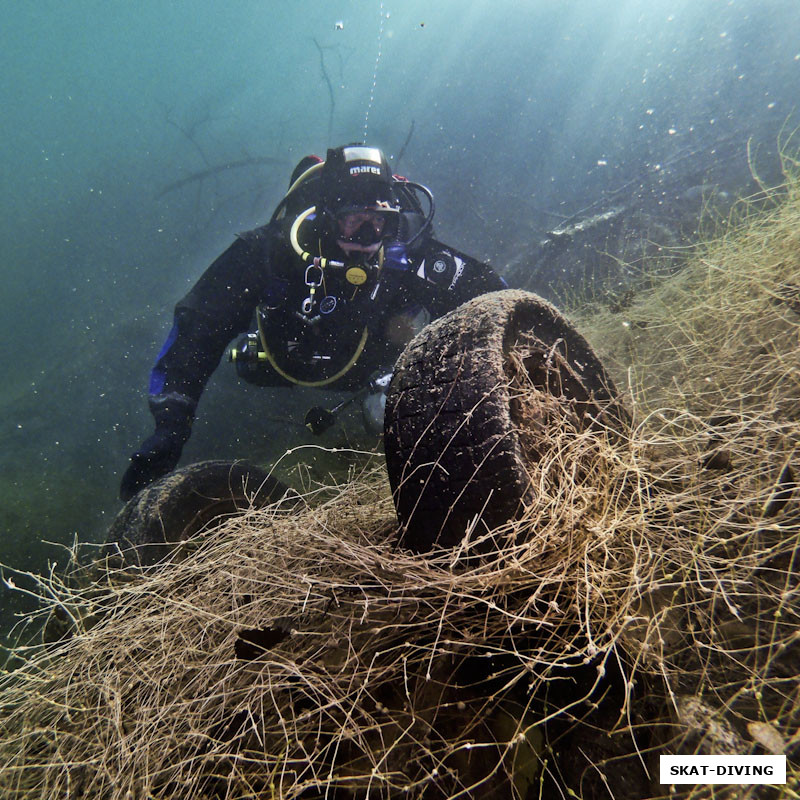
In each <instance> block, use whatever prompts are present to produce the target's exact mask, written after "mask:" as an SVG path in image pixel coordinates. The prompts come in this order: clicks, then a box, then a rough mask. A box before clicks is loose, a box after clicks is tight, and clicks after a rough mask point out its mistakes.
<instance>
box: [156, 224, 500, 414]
mask: <svg viewBox="0 0 800 800" xmlns="http://www.w3.org/2000/svg"><path fill="white" fill-rule="evenodd" d="M370 273H371V274H369V276H368V277H367V280H366V281H365V282H364V283H363V284H361V285H353V284H352V283H350V282H348V281H347V280H346V278H345V270H344V269H341V268H340V269H339V270H336V269H333V268H329V269H326V270H325V273H324V274H325V277H324V282H323V283H322V285H321V286H319V288H318V289H317V290H316V293H315V296H314V303H313V309H312V310H311V312H310V313H307V314H304V313H302V305H303V301H304V300H306V299H307V298H308V297H309V294H310V292H309V286H308V285H307V284H306V282H305V275H306V265H305V264H303V263H302V261H300V259H299V257H298V256H297V255H296V254H295V252H294V251H293V250H292V248H291V245H290V244H289V242H288V236H287V234H286V231H285V224H281V223H280V222H275V223H270V224H268V225H264V226H263V227H260V228H256V229H255V230H252V231H248V232H246V233H243V234H240V235H239V236H238V238H237V239H236V241H235V242H234V243H233V244H232V245H231V246H230V247H229V248H228V249H227V250H226V251H225V252H224V253H223V254H222V255H221V256H220V257H219V258H217V259H216V261H214V263H213V264H212V265H211V266H210V267H209V268H208V269H207V270H206V272H205V273H204V274H203V276H202V277H201V278H200V280H199V281H198V282H197V284H196V285H195V286H194V287H193V288H192V289H191V291H190V292H189V293H188V294H187V295H186V296H185V297H184V298H183V299H182V300H181V301H180V302H179V303H178V304H177V306H176V307H175V322H174V326H173V329H172V331H171V332H170V335H169V337H168V339H167V341H166V343H165V345H164V348H163V350H162V352H161V354H160V355H159V358H158V361H157V363H156V365H155V368H154V369H153V372H152V375H151V381H150V396H151V406H153V404H155V405H156V406H157V405H159V404H160V402H164V401H166V400H167V399H168V398H175V399H177V398H181V399H183V400H184V402H186V405H187V406H191V408H187V411H190V413H191V412H193V411H194V406H196V404H197V401H198V400H199V399H200V395H201V393H202V391H203V388H204V386H205V384H206V381H207V380H208V378H209V377H210V375H211V373H212V372H213V371H214V369H215V368H216V367H217V364H218V363H219V360H220V358H221V356H222V354H223V352H224V351H225V348H226V346H227V345H228V343H229V342H230V341H231V340H232V339H233V338H234V337H235V336H236V335H237V334H239V333H242V332H245V331H247V330H249V329H251V328H252V324H253V323H252V321H253V315H254V312H255V309H256V307H257V306H262V307H268V309H269V310H268V311H266V313H265V315H264V317H263V329H264V334H265V337H264V338H265V339H266V341H267V343H268V349H269V351H270V365H269V366H268V365H266V364H265V365H264V366H263V370H261V377H260V379H259V380H258V382H259V383H262V384H264V385H275V386H280V385H291V384H293V383H302V384H305V385H324V386H326V387H328V388H332V389H344V390H350V389H357V388H361V387H362V386H363V385H364V384H365V383H366V381H367V380H368V378H369V376H370V375H372V374H374V373H375V371H376V370H384V371H389V370H391V369H392V367H393V365H394V361H395V359H396V358H397V356H398V355H399V353H400V351H401V350H402V348H403V346H404V345H405V343H406V341H407V339H408V338H409V333H411V332H413V331H412V330H411V329H412V322H413V320H414V319H415V318H417V317H418V315H419V313H420V311H422V310H423V309H424V310H425V311H426V312H427V313H428V314H429V315H430V317H431V318H436V317H438V316H441V315H442V314H444V313H446V312H447V311H449V310H451V309H453V308H455V307H456V306H459V305H460V304H461V303H463V302H465V301H466V300H469V299H470V298H472V297H475V296H477V295H479V294H483V293H484V292H490V291H495V290H498V289H503V288H505V282H504V281H503V280H502V278H500V277H499V276H498V275H497V274H496V273H495V272H494V271H493V270H492V269H491V267H489V266H488V265H486V264H483V263H481V262H479V261H476V260H475V259H473V258H470V257H469V256H467V255H465V254H464V253H461V252H459V251H457V250H454V249H453V248H451V247H447V246H446V245H443V244H442V243H440V242H438V241H436V240H435V239H432V238H431V239H427V240H426V241H424V242H422V243H421V244H419V245H418V246H417V247H416V248H415V250H414V252H413V253H412V254H410V255H408V259H407V263H405V264H404V265H403V267H402V268H398V265H397V264H395V263H392V262H391V261H390V259H388V258H387V259H386V261H385V262H384V264H383V266H382V268H381V269H380V270H378V269H374V270H370ZM312 277H313V278H316V274H315V275H313V276H312ZM365 329H366V330H365ZM362 340H363V341H362ZM360 345H363V346H362V347H361V351H360V352H359V347H360ZM356 355H357V357H356V358H355V359H354V356H356ZM351 362H352V364H351ZM348 365H349V367H348ZM339 373H343V374H341V375H340V376H339V377H336V376H337V375H339ZM332 378H333V380H331V379H332Z"/></svg>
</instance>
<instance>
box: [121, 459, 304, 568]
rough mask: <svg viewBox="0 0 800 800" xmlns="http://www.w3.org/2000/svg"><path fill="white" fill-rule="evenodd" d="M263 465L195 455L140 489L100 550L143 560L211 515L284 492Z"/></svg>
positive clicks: (159, 554) (153, 559) (164, 551)
mask: <svg viewBox="0 0 800 800" xmlns="http://www.w3.org/2000/svg"><path fill="white" fill-rule="evenodd" d="M290 491H291V490H290V489H289V488H288V487H287V486H286V485H285V484H283V483H281V482H280V481H279V480H277V479H276V478H273V477H272V476H271V475H270V474H269V473H268V472H267V471H266V470H264V469H262V468H261V467H258V466H255V465H253V464H247V463H245V462H242V461H198V462H197V463H195V464H189V465H188V466H185V467H182V468H180V469H177V470H175V471H174V472H171V473H169V475H165V476H164V477H163V478H161V479H160V480H157V481H156V482H155V483H152V484H151V485H150V486H147V487H145V488H144V489H142V491H141V492H139V494H137V495H136V496H135V497H133V498H131V499H130V500H129V501H128V502H127V503H126V504H125V505H124V506H123V507H122V510H121V511H120V512H119V514H117V516H116V518H115V519H114V522H112V524H111V527H110V528H109V531H108V536H107V538H106V553H108V554H109V555H112V556H113V555H121V556H122V558H123V559H124V561H125V562H127V563H133V564H139V565H141V566H149V565H152V564H156V563H158V562H160V561H162V560H163V559H164V558H165V557H166V556H168V555H169V553H170V552H171V551H172V550H173V549H174V548H175V546H176V544H178V543H180V542H183V541H186V540H187V539H190V538H192V536H194V535H195V534H196V533H198V532H199V531H200V530H201V529H202V528H203V527H204V526H206V525H207V524H208V523H210V522H211V521H212V520H214V519H218V518H221V517H224V516H228V515H231V514H236V513H241V512H242V511H245V510H246V509H248V508H261V507H263V506H266V505H269V504H272V503H275V502H278V501H279V500H281V499H284V498H287V497H289V496H290Z"/></svg>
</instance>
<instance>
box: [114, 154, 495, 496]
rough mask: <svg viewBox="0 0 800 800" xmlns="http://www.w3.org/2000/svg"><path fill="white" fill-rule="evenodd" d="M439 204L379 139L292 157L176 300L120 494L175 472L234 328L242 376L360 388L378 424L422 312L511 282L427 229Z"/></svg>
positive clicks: (319, 418) (428, 315)
mask: <svg viewBox="0 0 800 800" xmlns="http://www.w3.org/2000/svg"><path fill="white" fill-rule="evenodd" d="M434 210H435V206H434V199H433V195H432V193H431V192H430V190H429V189H427V188H426V187H425V186H423V185H422V184H419V183H414V182H412V181H409V180H407V179H405V178H402V177H400V176H396V175H392V172H391V170H390V168H389V164H388V161H387V159H386V157H385V156H384V154H383V153H382V152H381V151H380V150H379V149H377V148H374V147H367V146H363V145H358V144H354V145H347V146H344V147H338V148H335V149H329V150H328V152H327V156H326V158H325V160H324V161H323V160H322V159H320V158H319V157H317V156H307V157H306V158H304V159H303V160H302V161H300V163H299V164H298V165H297V167H295V170H294V172H293V173H292V176H291V180H290V184H289V190H288V191H287V193H286V195H285V196H284V197H283V199H282V200H281V201H280V203H279V204H278V206H277V208H276V209H275V212H274V213H273V215H272V218H271V220H270V222H269V223H268V224H266V225H263V226H261V227H259V228H256V229H255V230H251V231H247V232H245V233H242V234H239V235H238V236H237V238H236V240H235V241H234V242H233V244H232V245H231V246H230V247H229V248H228V249H227V250H226V251H225V252H224V253H223V254H222V255H221V256H219V258H217V259H216V261H214V262H213V263H212V264H211V266H210V267H209V268H208V269H207V270H206V272H205V273H204V274H203V275H202V276H201V277H200V279H199V280H198V281H197V283H196V284H195V286H194V287H193V288H192V289H191V290H190V291H189V293H188V294H187V295H186V296H185V297H184V298H183V299H182V300H180V301H179V302H178V304H177V305H176V307H175V316H174V324H173V326H172V329H171V331H170V333H169V335H168V337H167V340H166V342H165V343H164V346H163V348H162V350H161V352H160V353H159V355H158V359H157V361H156V364H155V366H154V368H153V370H152V373H151V376H150V387H149V405H150V411H151V413H152V415H153V417H154V418H155V432H154V433H153V435H152V436H150V437H149V438H147V439H146V440H145V441H144V442H143V444H142V445H141V447H140V448H139V449H138V450H136V452H134V453H133V455H132V456H131V458H130V464H129V466H128V468H127V471H126V472H125V474H124V476H123V478H122V483H121V486H120V497H121V498H122V499H123V500H129V499H130V498H131V497H133V496H134V495H135V494H136V493H137V492H139V491H140V490H141V489H143V488H144V487H145V486H147V485H148V484H150V483H152V482H153V481H155V480H157V479H158V478H160V477H162V476H164V475H166V474H167V473H169V472H171V471H172V470H173V469H174V468H175V467H176V465H177V463H178V460H179V459H180V455H181V451H182V449H183V446H184V444H185V443H186V441H187V440H188V438H189V435H190V432H191V427H192V422H193V420H194V416H195V410H196V408H197V404H198V401H199V400H200V396H201V394H202V392H203V388H204V386H205V384H206V382H207V381H208V379H209V377H210V376H211V374H212V372H213V371H214V370H215V369H216V367H217V365H218V364H219V362H220V359H221V357H222V355H223V353H224V352H225V350H226V348H227V347H228V346H229V345H230V343H231V342H232V340H233V339H234V338H236V337H238V338H236V342H235V344H234V345H233V347H232V349H231V350H230V351H229V357H230V359H231V360H232V361H234V363H235V366H236V369H237V372H238V374H239V376H240V377H242V378H244V379H245V380H247V381H249V382H251V383H255V384H257V385H260V386H295V385H301V386H312V387H319V388H325V389H333V390H344V391H356V392H357V394H356V395H354V397H353V398H351V400H352V399H360V400H361V401H362V408H363V411H364V414H365V424H366V427H367V428H368V430H369V429H372V430H374V431H378V430H380V431H382V430H383V427H382V426H383V420H382V413H383V405H384V404H385V391H386V388H387V387H388V383H389V379H390V378H391V373H392V369H393V366H394V363H395V360H396V359H397V357H398V356H399V354H400V352H401V351H402V349H403V348H404V346H405V344H406V343H407V342H408V341H409V340H410V339H411V338H412V336H413V335H414V334H415V333H417V332H418V331H419V330H421V328H422V327H423V326H424V325H425V324H426V323H427V322H428V321H429V320H430V319H433V318H436V317H439V316H441V315H442V314H444V313H446V312H448V311H450V310H451V309H453V308H455V307H456V306H459V305H461V304H462V303H463V302H465V301H467V300H469V299H471V298H472V297H475V296H477V295H479V294H483V293H484V292H490V291H495V290H498V289H504V288H506V283H505V281H504V280H503V279H502V278H500V277H499V276H498V275H497V274H496V273H495V272H494V271H493V270H492V269H491V267H489V266H488V265H486V264H483V263H481V262H479V261H476V260H475V259H473V258H470V257H469V256H468V255H465V254H464V253H461V252H459V251H457V250H455V249H454V248H452V247H449V246H447V245H445V244H442V243H441V242H439V241H437V240H436V239H435V238H434V236H433V227H432V222H433V216H434ZM346 402H349V401H346ZM341 405H344V404H340V406H338V407H337V408H336V409H333V411H326V410H325V409H321V408H319V409H312V410H311V411H310V412H309V414H308V415H307V417H306V425H307V426H308V427H309V428H310V429H311V430H312V431H313V432H314V433H320V432H322V431H323V430H325V429H326V428H327V427H329V425H330V424H332V421H333V419H335V416H334V413H333V412H335V411H336V410H337V409H338V408H340V407H341Z"/></svg>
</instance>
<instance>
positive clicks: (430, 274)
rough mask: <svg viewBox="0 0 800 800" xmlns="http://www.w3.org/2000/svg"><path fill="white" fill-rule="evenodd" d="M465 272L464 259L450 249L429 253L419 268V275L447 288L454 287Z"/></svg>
mask: <svg viewBox="0 0 800 800" xmlns="http://www.w3.org/2000/svg"><path fill="white" fill-rule="evenodd" d="M463 272H464V259H462V258H459V257H458V256H456V255H453V253H451V252H450V251H449V250H437V251H435V252H433V253H427V254H426V255H425V258H424V259H423V260H422V262H421V263H420V265H419V268H418V269H417V277H419V278H424V279H425V280H426V281H429V282H430V283H435V284H436V285H437V286H441V287H443V288H445V289H452V288H453V287H454V286H455V285H456V283H458V279H459V278H460V277H461V275H462V273H463Z"/></svg>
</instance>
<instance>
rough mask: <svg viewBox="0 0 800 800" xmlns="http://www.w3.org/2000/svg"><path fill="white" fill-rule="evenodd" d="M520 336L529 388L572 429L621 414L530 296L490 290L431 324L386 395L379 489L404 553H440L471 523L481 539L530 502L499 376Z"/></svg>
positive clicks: (583, 344)
mask: <svg viewBox="0 0 800 800" xmlns="http://www.w3.org/2000/svg"><path fill="white" fill-rule="evenodd" d="M523 337H524V338H525V340H526V342H527V343H529V344H532V352H533V356H532V357H530V358H529V359H526V363H525V366H526V369H527V370H528V375H529V377H530V379H531V381H532V382H533V384H534V385H535V386H536V391H540V392H547V393H549V394H551V395H553V394H554V395H556V396H557V397H559V398H560V399H562V400H563V401H564V402H563V404H562V405H563V408H564V410H565V413H567V412H569V413H570V414H571V415H572V416H573V417H574V418H575V419H576V420H577V421H578V423H579V424H580V425H582V426H583V425H588V424H596V423H598V421H599V418H601V417H603V416H604V415H605V416H606V418H607V419H606V420H605V421H604V422H601V423H600V424H615V423H618V422H619V420H620V418H621V417H622V416H623V414H622V412H621V408H620V407H619V406H618V405H617V404H616V402H615V397H616V390H615V388H614V385H613V383H612V382H611V379H610V378H609V377H608V375H607V374H606V372H605V370H604V369H603V365H602V363H601V362H600V359H599V358H598V357H597V355H596V354H595V352H594V350H593V349H592V347H591V346H590V345H589V343H588V342H587V341H586V340H585V339H584V338H583V336H581V335H580V334H579V333H578V332H577V331H576V330H575V328H574V327H573V326H572V325H571V324H570V323H569V322H568V321H567V319H566V318H565V317H564V316H563V315H562V314H561V313H560V312H559V311H558V310H557V309H556V308H555V307H554V306H553V305H552V304H550V303H548V302H547V301H546V300H543V299H542V298H541V297H538V296H537V295H535V294H532V293H530V292H524V291H519V290H505V291H500V292H492V293H489V294H485V295H482V296H480V297H477V298H475V299H473V300H471V301H469V302H467V303H465V304H464V305H462V306H460V307H459V308H457V309H455V310H454V311H452V312H450V313H449V314H447V315H445V316H444V317H442V318H440V319H438V320H436V321H435V322H433V323H432V324H430V325H428V326H427V327H426V328H425V329H424V330H423V331H422V332H421V333H420V334H419V335H418V336H416V337H415V338H414V339H413V340H412V341H411V342H410V343H409V345H408V346H407V347H406V349H405V351H404V352H403V354H402V355H401V356H400V359H399V360H398V362H397V365H396V367H395V373H394V377H393V379H392V383H391V385H390V387H389V391H388V394H387V398H386V417H385V430H384V443H385V449H386V461H387V467H388V472H389V481H390V484H391V488H392V492H393V496H394V501H395V506H396V508H397V514H398V518H399V520H400V523H401V531H402V534H401V535H402V539H401V543H402V544H403V545H404V546H406V547H408V548H409V549H412V550H415V551H418V552H424V551H427V550H430V549H431V548H433V547H435V546H440V547H452V546H453V545H455V544H457V543H458V542H459V541H460V540H461V539H462V538H463V537H464V535H465V532H466V531H467V529H468V526H470V525H471V524H473V523H474V521H475V519H476V518H478V517H479V518H480V521H481V525H482V530H487V529H489V530H491V529H493V528H495V527H497V526H498V525H502V524H503V523H505V522H507V521H508V520H510V519H513V518H514V517H515V516H516V515H517V514H518V512H519V510H520V508H521V507H522V506H523V505H524V503H525V501H526V500H527V499H529V498H530V496H531V491H532V490H531V480H530V466H531V465H530V463H529V458H530V449H529V448H528V449H524V448H523V444H522V442H521V440H520V435H519V425H518V423H517V422H516V421H515V420H514V418H513V414H512V399H511V395H510V387H509V377H508V369H507V368H508V356H509V352H510V350H511V348H512V347H513V345H514V344H515V343H516V342H518V341H519V340H520V339H521V338H523ZM611 409H613V413H611V411H610V410H611Z"/></svg>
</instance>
